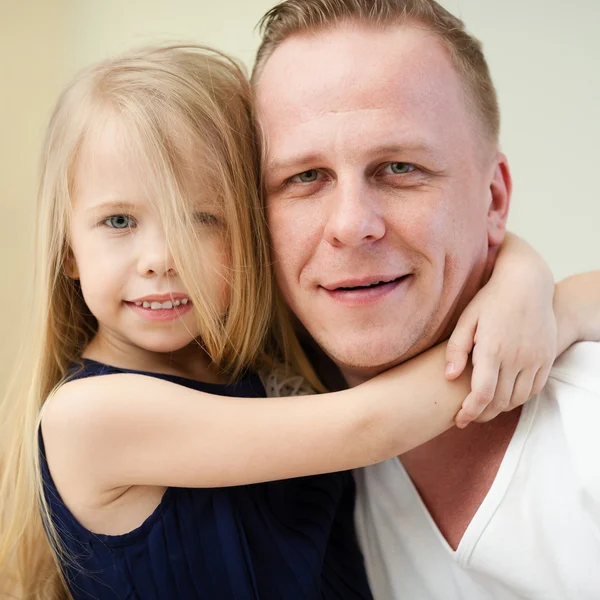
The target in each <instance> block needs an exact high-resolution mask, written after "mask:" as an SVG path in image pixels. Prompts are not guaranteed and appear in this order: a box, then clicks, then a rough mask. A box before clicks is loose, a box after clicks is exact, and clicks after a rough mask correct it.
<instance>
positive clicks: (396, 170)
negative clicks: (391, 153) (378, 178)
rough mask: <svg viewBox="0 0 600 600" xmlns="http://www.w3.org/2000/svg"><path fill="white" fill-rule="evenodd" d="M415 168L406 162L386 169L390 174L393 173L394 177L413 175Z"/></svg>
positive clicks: (391, 164)
mask: <svg viewBox="0 0 600 600" xmlns="http://www.w3.org/2000/svg"><path fill="white" fill-rule="evenodd" d="M415 168H416V167H415V166H414V165H411V164H410V163H405V162H393V163H390V164H389V165H387V166H386V167H385V169H384V171H385V170H387V169H389V171H388V172H391V173H393V174H394V175H406V174H407V173H412V172H413V171H414V170H415Z"/></svg>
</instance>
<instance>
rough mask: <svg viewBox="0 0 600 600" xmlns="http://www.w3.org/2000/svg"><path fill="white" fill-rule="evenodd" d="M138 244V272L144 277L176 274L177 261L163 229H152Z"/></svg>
mask: <svg viewBox="0 0 600 600" xmlns="http://www.w3.org/2000/svg"><path fill="white" fill-rule="evenodd" d="M141 242H142V243H141V244H139V246H138V252H139V255H138V273H139V274H140V275H141V276H142V277H156V276H158V277H161V276H165V275H175V274H176V270H175V261H174V260H173V255H172V254H171V250H170V249H169V244H168V242H167V238H166V236H165V234H164V232H162V231H160V232H159V231H150V232H147V234H146V235H145V236H144V239H143V240H141Z"/></svg>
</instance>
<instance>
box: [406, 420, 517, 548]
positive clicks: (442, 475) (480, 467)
mask: <svg viewBox="0 0 600 600" xmlns="http://www.w3.org/2000/svg"><path fill="white" fill-rule="evenodd" d="M520 414H521V410H520V409H516V410H513V411H512V412H509V413H502V414H501V415H499V416H498V417H496V418H495V419H494V420H493V421H490V422H489V423H484V424H477V423H474V424H471V425H469V426H468V427H467V428H466V429H463V430H460V429H456V428H452V429H450V430H448V431H447V432H446V433H444V434H442V435H440V436H438V437H437V438H434V439H433V440H431V441H429V442H427V443H426V444H423V445H422V446H419V447H418V448H415V449H413V450H411V451H410V452H407V453H406V454H404V455H402V456H401V457H400V459H401V461H402V463H403V465H404V467H405V469H406V471H407V473H408V474H409V476H410V478H411V479H412V481H413V483H414V485H415V487H416V488H417V490H418V492H419V494H420V496H421V499H422V500H423V503H424V504H425V506H426V507H427V509H428V511H429V513H430V514H431V516H432V518H433V520H434V521H435V523H436V525H437V526H438V528H439V530H440V532H441V533H442V535H443V536H444V537H445V538H446V540H447V541H448V543H449V544H450V546H451V547H452V548H453V549H455V550H456V548H457V547H458V544H459V543H460V540H461V539H462V537H463V534H464V533H465V531H466V529H467V527H468V526H469V523H470V522H471V520H472V519H473V517H474V516H475V513H476V512H477V510H478V508H479V506H480V505H481V503H482V502H483V500H484V498H485V496H486V495H487V493H488V492H489V489H490V487H491V485H492V483H493V482H494V479H495V478H496V475H497V473H498V469H499V468H500V464H501V462H502V460H503V458H504V455H505V453H506V450H507V448H508V445H509V444H510V441H511V439H512V437H513V435H514V432H515V429H516V427H517V424H518V422H519V417H520Z"/></svg>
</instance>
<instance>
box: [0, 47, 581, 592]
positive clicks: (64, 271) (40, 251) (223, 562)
mask: <svg viewBox="0 0 600 600" xmlns="http://www.w3.org/2000/svg"><path fill="white" fill-rule="evenodd" d="M249 97H250V95H249V90H248V85H247V83H246V80H245V79H244V77H243V74H242V73H241V72H240V70H239V68H238V67H237V66H236V65H235V64H234V63H232V62H230V61H229V60H228V59H226V58H224V57H223V56H221V55H218V54H216V53H212V52H209V51H205V50H202V49H201V48H195V47H168V48H157V49H150V50H146V51H141V52H138V53H135V54H129V55H126V56H124V57H122V58H119V59H117V60H113V61H110V62H107V63H105V64H102V65H99V66H96V67H94V68H92V69H90V70H88V71H86V72H84V73H83V74H82V75H81V76H80V77H78V78H77V80H76V81H75V82H74V83H73V84H72V85H71V86H70V87H69V88H68V89H67V90H66V92H65V93H64V94H63V95H62V97H61V99H60V100H59V103H58V106H57V108H56V110H55V113H54V115H53V117H52V121H51V124H50V127H49V131H48V136H47V141H46V147H45V154H44V157H45V160H44V165H43V174H42V180H41V187H40V197H39V206H38V220H39V229H38V238H37V262H36V284H37V288H36V292H35V296H34V297H35V299H36V302H37V309H36V310H35V312H34V313H33V314H32V320H33V323H32V325H33V327H34V328H35V331H36V334H37V338H36V344H35V346H34V347H32V348H31V349H30V351H29V354H28V358H29V360H30V365H29V370H28V371H27V377H28V380H27V384H26V385H25V386H24V392H23V393H22V394H19V393H17V392H11V393H10V394H9V396H8V399H7V401H6V403H5V405H4V406H3V412H2V420H1V423H2V426H3V431H2V437H1V438H0V439H2V440H3V442H4V447H3V452H2V471H1V475H0V476H1V487H0V517H1V520H0V526H1V530H0V586H4V589H2V590H1V591H2V597H3V598H4V597H8V596H9V594H13V595H14V597H17V598H27V599H30V598H36V599H42V598H43V599H50V598H65V597H72V598H75V599H79V598H81V599H83V598H86V599H88V598H89V599H91V598H96V599H103V598H122V599H125V598H128V599H134V598H140V599H143V600H149V599H169V600H171V599H174V598H181V599H186V600H193V599H194V598H202V599H219V600H227V599H236V600H246V599H251V598H253V599H256V598H261V599H262V600H265V599H266V600H269V599H275V598H278V599H279V598H285V600H295V599H297V600H306V599H313V598H314V599H317V598H338V599H340V598H344V599H346V600H349V599H352V598H369V597H370V592H369V590H368V586H367V582H366V577H365V573H364V569H363V565H362V558H361V555H360V552H359V550H358V547H357V545H356V541H355V538H354V530H353V524H352V511H353V487H352V486H353V484H352V479H351V476H350V474H349V473H347V472H340V471H343V470H346V469H349V468H352V467H358V466H361V465H367V464H371V463H374V462H376V461H379V460H383V459H386V458H389V457H392V456H394V455H397V454H401V453H402V452H404V451H406V450H408V449H410V448H412V447H414V446H415V445H417V444H420V443H423V442H425V441H426V440H428V439H430V438H431V437H433V436H435V435H437V434H439V433H441V432H442V431H443V430H445V429H446V428H448V427H449V426H450V425H451V424H452V420H453V418H454V416H455V415H456V413H457V411H458V409H459V408H460V406H461V404H462V402H463V400H464V398H465V396H466V395H467V393H468V392H469V389H470V388H469V382H468V381H467V372H466V373H465V374H463V375H462V376H460V377H459V378H458V379H457V380H456V381H455V382H452V383H450V382H447V381H446V379H445V378H444V375H443V369H444V349H443V348H441V349H440V348H437V349H434V350H432V351H430V352H429V353H427V354H425V355H423V356H422V357H419V358H418V359H416V360H413V361H410V363H407V364H405V365H403V366H401V367H398V368H396V369H394V370H392V371H390V372H388V373H386V374H384V375H382V376H380V377H377V378H375V379H373V380H371V381H370V382H368V383H366V384H363V385H361V386H359V387H356V388H354V389H351V390H347V391H344V392H337V393H332V394H324V395H320V396H318V397H313V396H310V395H309V396H306V395H304V396H299V397H295V398H285V399H280V400H274V399H267V398H265V397H264V396H265V390H264V388H263V385H262V383H261V380H260V379H259V377H258V376H257V375H256V371H257V369H258V368H260V367H262V368H263V369H264V368H266V367H267V366H268V365H269V364H272V361H268V360H266V359H265V358H264V350H263V349H264V344H265V340H266V337H267V332H268V328H269V325H270V319H271V306H272V295H273V294H272V289H271V286H272V283H271V273H270V270H269V256H268V247H267V241H266V235H265V226H264V222H263V215H262V210H261V206H260V202H259V198H258V194H257V180H258V174H257V161H256V151H255V146H254V141H253V135H252V122H251V114H250V106H249ZM512 243H515V241H514V240H513V242H512ZM517 245H518V244H517ZM515 252H518V256H519V257H520V258H521V260H522V261H524V262H525V263H526V264H527V265H531V264H533V265H537V262H536V260H535V259H532V258H531V257H530V255H529V254H525V255H524V254H523V252H522V251H521V250H518V251H515ZM506 256H508V257H509V258H506ZM511 256H513V255H512V254H511V250H510V249H505V250H503V252H502V256H501V257H500V258H499V260H498V268H497V271H496V272H497V273H499V274H500V275H494V278H495V279H494V278H493V281H492V283H491V284H490V285H492V286H498V283H495V282H496V281H497V278H498V277H501V278H502V277H504V278H505V279H509V277H508V275H506V274H504V273H507V272H508V271H511V269H513V268H514V265H515V262H514V259H510V257H511ZM519 268H520V269H526V270H527V269H528V270H529V272H530V278H529V281H528V282H526V285H528V286H529V285H530V286H531V287H530V289H527V290H524V292H523V293H524V294H529V295H531V296H532V297H533V299H532V300H530V301H529V303H528V304H527V306H523V305H519V306H518V307H516V308H515V310H514V312H511V314H509V315H507V317H506V319H507V320H506V322H505V323H503V326H504V327H506V328H508V327H509V325H510V329H509V330H510V331H514V332H515V334H514V335H515V337H517V336H518V335H521V334H522V333H523V331H525V332H531V337H532V338H533V334H534V332H535V331H536V330H538V329H539V330H541V331H544V330H549V331H550V334H549V336H548V337H544V338H542V337H540V339H539V346H538V345H537V344H532V351H531V353H532V354H534V353H535V352H534V351H538V350H539V349H540V348H544V346H548V347H550V348H551V349H552V352H548V353H547V354H548V356H547V357H544V358H543V359H542V360H540V361H539V363H537V364H535V360H533V361H532V364H535V368H536V369H541V371H542V372H541V373H540V378H539V381H538V382H537V383H536V385H541V384H542V383H543V380H544V379H545V377H544V371H545V370H546V369H547V367H548V365H549V363H550V360H551V359H553V358H554V356H550V354H552V355H553V354H554V348H555V345H556V342H555V340H554V339H552V338H553V336H554V330H553V326H554V324H553V321H552V320H551V319H550V320H548V319H547V318H546V317H545V314H546V312H547V311H542V312H543V314H541V313H540V311H537V307H538V306H539V304H540V303H541V300H539V299H538V296H540V297H541V298H542V300H543V299H544V298H545V297H546V295H548V296H551V294H546V292H545V290H544V283H543V282H544V277H545V276H540V275H538V274H537V272H534V271H533V270H532V268H531V266H524V267H519ZM520 273H521V271H520ZM520 278H521V275H519V279H520ZM506 287H508V284H506ZM486 289H487V288H486ZM493 289H495V290H496V291H495V292H494V293H495V294H496V295H497V294H498V291H497V287H496V288H493ZM577 293H578V292H577ZM577 293H575V294H574V296H577ZM569 294H571V292H569ZM569 297H570V296H569ZM558 298H560V301H561V303H562V302H565V299H564V298H563V296H562V295H561V294H558ZM478 303H479V304H481V305H482V306H479V304H478ZM503 304H506V303H503ZM503 304H502V300H499V301H498V304H496V306H500V305H503ZM547 304H548V307H549V306H550V304H551V298H550V297H548V299H547ZM567 304H572V303H571V301H569V302H567ZM492 306H493V303H492V301H491V300H488V299H486V296H485V294H484V295H480V296H478V297H477V299H476V300H475V303H474V304H473V305H472V307H471V309H470V310H471V312H472V314H473V315H474V317H473V320H472V321H471V322H469V323H465V324H464V325H463V326H462V327H461V328H460V329H459V336H463V337H464V334H465V332H469V331H470V330H471V324H472V322H473V321H475V322H476V321H478V320H479V321H481V319H483V318H484V316H483V315H485V313H486V311H487V310H488V308H487V307H492ZM528 307H531V308H532V312H535V313H536V314H533V315H531V314H529V313H527V311H526V310H525V309H526V308H528ZM489 310H490V312H493V311H492V309H491V308H490V309H489ZM523 313H526V316H527V319H526V320H520V319H519V318H518V315H519V314H523ZM563 313H564V314H566V311H563V312H561V314H563ZM559 316H560V315H559ZM485 318H487V317H485ZM496 318H497V317H496ZM561 318H562V317H561ZM559 321H560V319H559ZM279 327H280V330H282V331H287V332H288V339H291V340H292V341H294V340H293V338H290V336H289V332H290V328H289V325H287V324H286V323H284V322H282V323H279ZM576 327H579V325H578V323H577V322H576V320H574V319H570V318H568V317H565V325H564V327H563V328H562V331H563V333H562V335H563V336H564V337H565V339H566V341H565V343H564V344H562V345H566V344H567V343H568V342H570V341H574V339H575V337H576V334H575V333H573V334H571V333H570V330H571V329H572V330H573V331H575V328H576ZM577 335H578V332H577ZM467 337H468V338H469V337H470V339H469V340H468V342H467V343H472V337H473V336H472V334H469V335H467ZM482 337H484V338H485V335H484V336H482ZM567 338H569V339H567ZM571 338H572V339H571ZM488 342H489V338H488ZM485 344H486V340H485V339H483V340H478V348H479V347H481V348H483V349H484V351H485ZM290 347H291V348H292V350H294V349H296V350H295V352H292V356H291V357H290V361H291V362H292V363H293V364H294V365H295V366H296V367H297V368H298V369H299V370H300V371H302V372H303V373H304V374H305V376H306V378H307V380H311V381H313V383H314V384H315V385H318V382H317V381H316V379H315V378H314V374H313V373H312V371H311V370H310V369H309V367H308V363H307V362H306V359H304V358H303V356H302V354H301V353H300V352H299V351H298V345H297V343H294V344H291V342H290ZM286 350H287V346H285V347H282V348H281V351H282V353H283V354H285V351H286ZM511 352H512V348H509V353H511ZM504 358H507V357H504V356H502V357H499V361H500V362H501V360H502V359H504ZM527 360H529V359H527ZM500 362H499V363H498V364H500ZM528 366H529V365H528ZM495 370H496V373H495V376H496V377H497V370H498V369H497V368H496V369H495ZM460 371H462V365H461V366H460V367H459V368H458V369H457V372H460ZM273 372H277V369H275V371H273V370H272V373H273ZM272 373H271V374H270V375H268V377H267V379H269V381H273V378H275V384H274V385H272V387H274V388H281V387H282V386H281V384H282V381H281V380H277V377H276V376H273V374H272ZM300 381H301V380H300ZM540 382H541V383H540ZM297 388H298V389H295V390H294V391H296V392H297V393H302V392H304V393H306V392H307V386H301V385H300V386H297ZM532 391H533V392H535V391H536V390H535V389H533V390H532ZM525 399H526V398H513V400H514V403H520V402H522V401H524V400H525ZM40 424H41V426H40ZM325 473H329V474H325ZM308 475H311V476H310V477H303V478H299V477H301V476H308ZM261 482H269V483H261ZM40 512H41V516H42V517H41V518H40ZM44 528H45V531H44ZM46 535H47V537H46Z"/></svg>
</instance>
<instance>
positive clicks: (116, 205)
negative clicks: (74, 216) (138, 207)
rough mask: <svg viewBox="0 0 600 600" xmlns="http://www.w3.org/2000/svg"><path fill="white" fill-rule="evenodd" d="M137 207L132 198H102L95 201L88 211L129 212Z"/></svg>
mask: <svg viewBox="0 0 600 600" xmlns="http://www.w3.org/2000/svg"><path fill="white" fill-rule="evenodd" d="M134 208H135V203H134V202H132V201H131V200H122V199H120V198H114V199H112V200H102V201H100V202H97V203H94V204H92V205H91V206H89V207H88V208H87V212H94V213H96V212H106V211H123V212H129V211H131V210H133V209H134Z"/></svg>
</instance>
